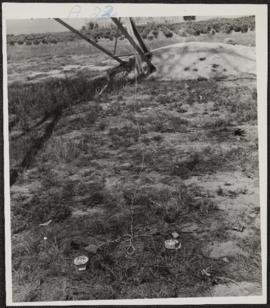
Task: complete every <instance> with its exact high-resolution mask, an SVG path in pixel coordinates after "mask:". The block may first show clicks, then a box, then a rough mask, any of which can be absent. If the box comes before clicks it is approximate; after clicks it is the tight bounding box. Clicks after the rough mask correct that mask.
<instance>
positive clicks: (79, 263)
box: [74, 256, 89, 271]
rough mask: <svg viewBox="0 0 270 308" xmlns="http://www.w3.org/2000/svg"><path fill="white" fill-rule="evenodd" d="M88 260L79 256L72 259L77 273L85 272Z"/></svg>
mask: <svg viewBox="0 0 270 308" xmlns="http://www.w3.org/2000/svg"><path fill="white" fill-rule="evenodd" d="M88 261H89V258H88V257H87V256H79V257H76V258H75V259H74V264H75V265H76V268H77V270H78V271H85V270H86V266H87V263H88Z"/></svg>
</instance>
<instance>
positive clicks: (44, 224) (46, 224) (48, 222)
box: [39, 219, 52, 227]
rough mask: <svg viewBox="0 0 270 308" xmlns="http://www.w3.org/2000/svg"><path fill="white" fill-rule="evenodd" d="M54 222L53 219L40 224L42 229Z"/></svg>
mask: <svg viewBox="0 0 270 308" xmlns="http://www.w3.org/2000/svg"><path fill="white" fill-rule="evenodd" d="M51 222H52V219H50V220H48V221H47V222H44V223H42V224H39V225H40V226H41V227H46V226H48V225H49V224H50V223H51Z"/></svg>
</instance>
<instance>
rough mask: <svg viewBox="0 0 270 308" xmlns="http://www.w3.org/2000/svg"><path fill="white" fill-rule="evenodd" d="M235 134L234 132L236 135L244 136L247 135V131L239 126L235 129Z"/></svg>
mask: <svg viewBox="0 0 270 308" xmlns="http://www.w3.org/2000/svg"><path fill="white" fill-rule="evenodd" d="M233 134H234V136H241V137H242V136H245V134H246V132H245V130H244V129H242V128H237V129H235V130H234V132H233Z"/></svg>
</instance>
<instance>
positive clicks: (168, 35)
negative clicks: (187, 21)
mask: <svg viewBox="0 0 270 308" xmlns="http://www.w3.org/2000/svg"><path fill="white" fill-rule="evenodd" d="M164 34H165V36H166V37H168V38H169V37H172V36H173V33H172V32H171V31H170V32H166V33H164Z"/></svg>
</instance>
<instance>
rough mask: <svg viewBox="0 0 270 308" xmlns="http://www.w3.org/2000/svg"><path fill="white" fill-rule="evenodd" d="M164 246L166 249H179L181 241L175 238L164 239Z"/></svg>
mask: <svg viewBox="0 0 270 308" xmlns="http://www.w3.org/2000/svg"><path fill="white" fill-rule="evenodd" d="M165 248H167V249H174V250H176V249H180V248H181V243H180V242H179V241H178V240H176V239H173V240H166V241H165Z"/></svg>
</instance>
